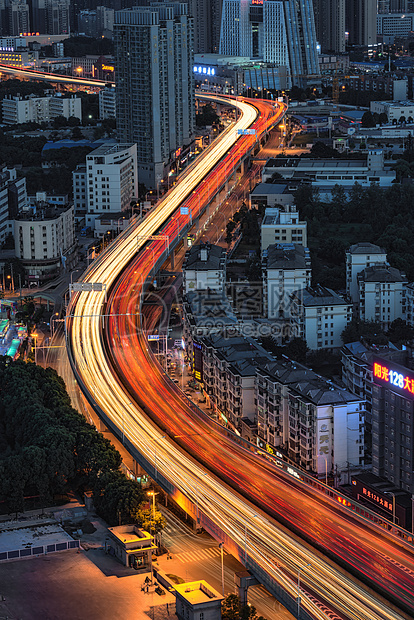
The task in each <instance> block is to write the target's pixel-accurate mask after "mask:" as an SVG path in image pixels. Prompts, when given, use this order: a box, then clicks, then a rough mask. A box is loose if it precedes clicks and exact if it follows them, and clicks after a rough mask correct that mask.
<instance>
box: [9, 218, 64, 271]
mask: <svg viewBox="0 0 414 620" xmlns="http://www.w3.org/2000/svg"><path fill="white" fill-rule="evenodd" d="M14 244H15V252H16V256H17V258H18V259H20V261H21V262H22V265H23V266H24V268H25V269H26V273H27V274H28V279H29V281H32V282H37V283H38V282H42V281H45V280H48V279H51V278H54V277H56V276H57V274H58V273H59V271H60V270H61V269H63V268H65V267H66V268H67V269H69V268H71V267H73V265H74V263H75V261H76V243H75V233H74V209H73V206H70V207H66V208H59V207H50V206H46V207H39V208H36V209H33V208H30V209H29V210H26V211H23V212H21V213H20V215H19V216H18V217H16V219H15V220H14Z"/></svg>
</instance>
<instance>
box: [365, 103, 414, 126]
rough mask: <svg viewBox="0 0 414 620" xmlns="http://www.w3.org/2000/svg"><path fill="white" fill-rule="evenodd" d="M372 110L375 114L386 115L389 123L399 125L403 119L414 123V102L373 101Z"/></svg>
mask: <svg viewBox="0 0 414 620" xmlns="http://www.w3.org/2000/svg"><path fill="white" fill-rule="evenodd" d="M370 109H371V112H372V113H373V114H374V113H375V112H376V113H377V114H382V113H385V114H386V115H387V117H388V122H389V123H392V122H397V123H398V122H399V121H400V118H401V117H403V118H405V121H406V122H410V123H412V122H414V101H371V104H370ZM409 119H410V120H409Z"/></svg>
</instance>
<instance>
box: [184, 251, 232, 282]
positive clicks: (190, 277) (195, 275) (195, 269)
mask: <svg viewBox="0 0 414 620" xmlns="http://www.w3.org/2000/svg"><path fill="white" fill-rule="evenodd" d="M225 285H226V251H225V250H224V248H222V247H220V246H219V245H211V244H210V243H203V244H201V245H193V246H192V247H191V249H190V250H187V252H186V255H185V259H184V263H183V290H184V293H189V292H190V291H196V290H200V289H203V290H208V289H210V290H213V291H220V292H224V290H225Z"/></svg>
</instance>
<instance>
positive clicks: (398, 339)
mask: <svg viewBox="0 0 414 620" xmlns="http://www.w3.org/2000/svg"><path fill="white" fill-rule="evenodd" d="M387 336H388V338H389V339H390V341H391V342H392V343H394V344H397V343H398V344H399V343H403V342H407V341H408V340H412V339H413V338H414V328H413V327H411V325H407V323H406V321H404V320H403V319H400V318H398V319H395V321H393V322H392V323H391V325H390V327H389V330H388V332H387Z"/></svg>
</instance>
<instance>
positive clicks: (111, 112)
mask: <svg viewBox="0 0 414 620" xmlns="http://www.w3.org/2000/svg"><path fill="white" fill-rule="evenodd" d="M98 97H99V118H100V120H101V121H103V120H104V119H106V118H116V91H115V86H112V87H106V88H101V90H100V91H99V95H98Z"/></svg>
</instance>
